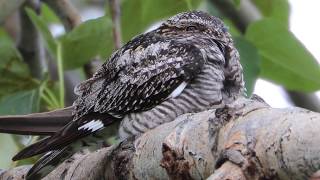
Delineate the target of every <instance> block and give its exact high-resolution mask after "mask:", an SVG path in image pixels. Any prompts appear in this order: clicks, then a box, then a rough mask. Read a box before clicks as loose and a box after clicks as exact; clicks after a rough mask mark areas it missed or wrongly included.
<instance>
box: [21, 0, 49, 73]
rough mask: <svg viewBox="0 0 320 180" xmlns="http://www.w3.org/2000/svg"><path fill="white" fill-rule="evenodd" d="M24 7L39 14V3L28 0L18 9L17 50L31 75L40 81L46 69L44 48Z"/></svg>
mask: <svg viewBox="0 0 320 180" xmlns="http://www.w3.org/2000/svg"><path fill="white" fill-rule="evenodd" d="M25 7H30V8H32V9H34V10H35V11H36V12H37V13H39V11H40V2H39V1H31V0H28V1H26V2H25V3H24V4H23V6H22V7H21V8H20V26H21V28H20V29H21V32H20V40H19V43H18V49H19V51H20V53H21V55H22V57H23V59H24V61H25V62H26V63H27V64H28V66H29V69H30V71H31V75H32V76H33V77H36V78H38V79H41V78H42V75H43V72H44V70H45V69H47V65H46V62H45V51H44V46H43V44H42V41H41V38H40V34H39V32H38V31H37V30H36V28H35V26H34V25H33V24H32V22H31V20H30V19H29V17H28V15H27V13H26V11H25Z"/></svg>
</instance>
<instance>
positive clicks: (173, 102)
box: [14, 11, 244, 178]
mask: <svg viewBox="0 0 320 180" xmlns="http://www.w3.org/2000/svg"><path fill="white" fill-rule="evenodd" d="M243 86H244V82H243V78H242V68H241V65H240V62H239V55H238V52H237V50H236V49H235V47H234V45H233V42H232V39H231V36H230V34H229V33H228V32H227V29H226V28H225V26H224V25H223V23H222V22H221V21H220V20H219V19H218V18H216V17H213V16H210V15H208V14H206V13H204V12H199V11H197V12H186V13H181V14H178V15H176V16H174V17H172V18H170V19H168V20H167V21H165V22H164V23H163V24H162V25H161V26H160V27H158V28H157V29H155V30H153V31H150V32H147V33H145V34H142V35H139V36H136V37H135V38H133V39H132V40H131V41H129V42H128V43H127V44H125V45H124V46H123V47H122V48H120V49H119V50H117V51H116V52H114V53H113V54H112V56H111V57H110V58H109V60H108V61H107V62H106V63H104V64H103V65H102V67H101V68H100V69H99V70H98V71H97V73H95V74H94V76H93V77H92V78H90V79H88V80H87V81H85V82H83V83H81V84H80V85H78V86H77V87H76V90H75V93H76V94H77V95H78V96H79V97H78V99H77V100H76V101H75V102H74V105H73V106H74V111H73V120H72V121H71V122H70V123H68V124H67V125H66V126H65V127H64V128H62V129H61V130H59V131H58V132H57V133H55V134H54V135H53V136H51V137H48V138H46V139H44V140H42V141H40V142H38V143H36V144H34V145H31V146H30V147H27V148H26V149H24V150H23V151H21V152H20V153H18V154H17V155H16V156H15V157H14V159H15V160H17V159H22V158H27V157H30V156H33V155H36V154H40V153H45V152H48V151H50V152H49V153H48V154H46V155H45V156H44V157H43V158H41V159H40V161H39V162H38V163H37V164H36V165H35V166H34V167H33V169H32V170H31V171H30V172H29V176H28V178H31V177H40V176H44V175H45V173H48V169H50V168H43V167H49V165H53V164H54V165H57V164H58V163H57V158H59V157H61V153H66V152H69V155H71V154H72V153H74V151H76V149H78V147H80V146H82V145H91V144H94V143H95V141H97V139H99V138H101V137H100V136H99V137H97V136H98V134H96V133H95V132H98V131H99V130H102V131H100V132H103V133H106V132H107V133H108V128H105V127H107V126H108V125H110V124H114V122H121V124H120V127H119V136H120V138H121V139H124V138H127V137H129V136H132V135H138V134H141V133H143V132H145V131H147V130H149V129H152V128H155V127H157V126H158V125H160V124H163V123H165V122H169V121H172V120H174V119H175V118H176V117H177V116H179V115H181V114H185V113H190V112H199V111H203V110H206V109H209V108H217V107H221V106H224V105H225V104H227V103H229V102H230V101H232V100H234V99H235V98H236V97H238V96H240V95H242V93H243V90H244V87H243ZM88 135H90V136H88ZM84 137H86V138H84ZM81 138H84V139H81ZM79 144H80V146H79ZM66 147H68V148H67V149H68V151H66V150H65V149H66ZM76 147H77V148H76ZM70 149H72V151H70ZM55 157H57V158H55ZM63 157H68V156H63ZM63 159H65V158H63ZM42 169H46V171H45V170H42ZM50 170H51V169H50Z"/></svg>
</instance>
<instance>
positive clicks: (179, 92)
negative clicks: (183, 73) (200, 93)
mask: <svg viewBox="0 0 320 180" xmlns="http://www.w3.org/2000/svg"><path fill="white" fill-rule="evenodd" d="M187 85H188V83H186V82H184V81H183V82H182V83H181V84H180V85H179V86H178V87H177V88H176V89H175V90H174V91H172V93H171V94H170V95H169V97H168V99H169V98H175V97H177V96H179V95H180V94H181V93H182V91H183V90H184V88H186V86H187Z"/></svg>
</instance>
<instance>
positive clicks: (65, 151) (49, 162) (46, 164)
mask: <svg viewBox="0 0 320 180" xmlns="http://www.w3.org/2000/svg"><path fill="white" fill-rule="evenodd" d="M73 154H74V149H73V147H72V146H66V147H64V148H62V149H58V150H54V151H50V152H48V153H47V154H45V155H44V156H42V157H41V158H40V159H39V160H38V161H37V162H36V163H35V164H34V165H33V166H32V168H31V169H30V170H29V171H28V173H27V176H26V180H31V179H32V180H36V179H41V178H43V177H45V176H46V175H47V174H49V173H50V172H51V171H53V170H54V169H55V168H56V167H57V166H58V165H59V164H61V163H62V162H63V161H65V160H66V159H68V158H70V157H71V156H72V155H73Z"/></svg>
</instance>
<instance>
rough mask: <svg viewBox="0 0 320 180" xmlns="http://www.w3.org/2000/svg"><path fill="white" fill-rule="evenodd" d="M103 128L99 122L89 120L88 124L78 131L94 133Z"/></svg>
mask: <svg viewBox="0 0 320 180" xmlns="http://www.w3.org/2000/svg"><path fill="white" fill-rule="evenodd" d="M103 127H104V126H103V123H102V122H101V121H100V120H91V121H90V122H88V123H86V124H84V125H82V126H80V127H79V128H78V130H80V129H84V130H91V132H95V131H97V130H99V129H101V128H103Z"/></svg>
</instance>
